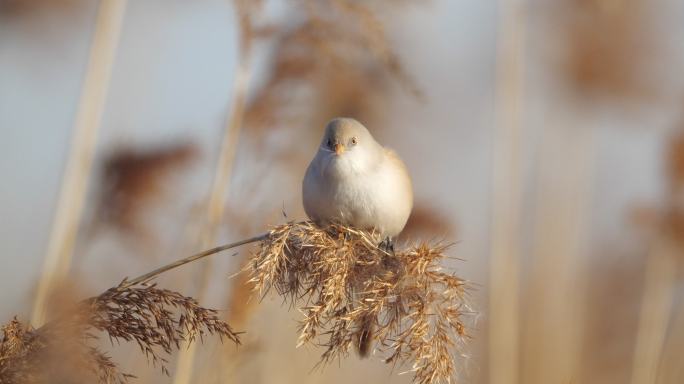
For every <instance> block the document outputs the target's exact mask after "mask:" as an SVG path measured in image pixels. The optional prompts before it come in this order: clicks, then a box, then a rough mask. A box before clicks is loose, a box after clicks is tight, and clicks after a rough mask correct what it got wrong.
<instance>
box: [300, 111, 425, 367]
mask: <svg viewBox="0 0 684 384" xmlns="http://www.w3.org/2000/svg"><path fill="white" fill-rule="evenodd" d="M302 196H303V202H304V210H305V211H306V214H307V215H308V216H309V218H311V220H313V221H314V222H316V223H317V224H318V225H326V224H330V223H339V224H344V225H349V226H352V227H355V228H359V229H366V230H371V231H374V232H375V233H376V234H378V235H379V236H380V238H382V239H384V241H383V243H384V246H385V247H386V248H387V249H388V250H392V249H393V246H392V238H393V237H395V236H397V235H398V234H399V233H400V232H401V231H402V229H404V226H405V225H406V221H407V220H408V218H409V215H410V214H411V209H412V208H413V188H412V186H411V178H410V177H409V174H408V172H407V171H406V166H405V165H404V163H403V162H402V161H401V159H400V158H399V156H397V154H396V153H394V151H392V150H389V149H386V148H384V147H383V146H382V145H380V144H378V142H376V141H375V139H373V136H371V134H370V132H368V129H366V127H364V126H363V125H362V124H361V123H359V122H358V121H356V120H354V119H349V118H336V119H333V120H332V121H330V122H329V123H328V125H327V126H326V127H325V133H324V135H323V140H322V141H321V145H320V147H319V148H318V152H317V153H316V156H314V158H313V160H311V164H309V167H308V168H307V170H306V175H305V176H304V182H303V183H302ZM373 325H374V322H373V320H372V319H366V320H364V321H362V323H361V324H360V325H359V332H358V336H357V345H358V351H359V355H360V356H361V357H365V356H367V355H368V353H369V351H370V346H371V342H372V334H373V328H374V327H373Z"/></svg>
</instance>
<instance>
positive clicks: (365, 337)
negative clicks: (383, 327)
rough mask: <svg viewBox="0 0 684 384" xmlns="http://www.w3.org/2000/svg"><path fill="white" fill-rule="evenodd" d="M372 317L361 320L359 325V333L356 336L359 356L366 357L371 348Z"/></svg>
mask: <svg viewBox="0 0 684 384" xmlns="http://www.w3.org/2000/svg"><path fill="white" fill-rule="evenodd" d="M374 328H375V327H374V326H373V318H371V317H368V318H366V319H364V320H362V321H361V326H360V327H359V333H358V338H357V342H358V344H357V347H358V352H359V357H361V358H365V357H368V355H369V354H370V352H371V350H372V349H373V332H374Z"/></svg>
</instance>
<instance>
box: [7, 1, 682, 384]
mask: <svg viewBox="0 0 684 384" xmlns="http://www.w3.org/2000/svg"><path fill="white" fill-rule="evenodd" d="M682 20H684V3H682V2H681V1H677V0H652V1H646V0H552V1H541V0H499V1H481V0H480V1H464V0H463V1H462V0H431V1H418V0H414V1H412V0H402V1H390V0H383V1H381V0H378V1H355V0H300V1H288V0H285V1H280V0H263V1H247V0H243V1H239V0H236V1H228V0H203V1H182V0H130V1H123V0H102V1H95V0H0V133H1V135H0V266H1V267H0V322H2V323H5V322H7V321H9V320H10V319H11V318H12V317H13V316H15V315H17V316H19V318H21V319H24V320H26V321H29V320H31V321H33V322H34V323H36V322H38V323H39V322H40V321H41V318H40V316H37V315H36V311H35V309H34V307H35V306H36V300H37V299H36V298H37V297H40V296H41V295H42V296H45V297H44V300H45V303H46V307H47V308H48V314H49V312H50V310H49V309H50V306H51V305H53V306H54V305H55V304H54V303H59V300H56V299H51V297H52V296H54V294H53V293H54V292H56V291H69V292H71V294H73V295H76V296H78V297H85V296H88V295H92V294H94V293H96V292H100V291H102V290H104V289H106V288H108V287H110V286H112V285H113V284H116V283H118V282H119V281H120V280H121V279H122V278H123V277H124V276H137V275H138V274H141V273H143V272H145V271H147V270H149V269H151V268H154V267H155V266H158V265H161V264H164V263H166V262H169V261H171V260H174V259H176V258H179V257H182V256H185V255H188V254H190V253H193V252H195V251H197V250H199V249H202V248H207V247H209V246H212V245H214V244H218V243H224V242H228V241H231V240H238V239H241V238H245V237H250V236H253V235H257V234H260V233H262V232H264V231H265V230H267V229H268V227H269V226H270V225H274V224H278V223H282V222H285V221H287V220H298V219H303V218H304V217H305V216H304V213H303V210H302V206H301V202H300V199H301V194H300V183H301V178H302V176H303V174H304V170H305V167H306V165H307V163H308V161H309V160H310V158H311V157H312V156H313V154H314V152H315V151H316V149H317V146H318V141H319V140H320V136H321V134H322V130H323V127H324V125H325V122H326V121H327V120H329V119H330V118H332V117H335V116H350V117H355V118H357V119H358V120H360V121H362V122H363V123H364V124H365V125H366V126H367V127H368V128H369V129H370V130H371V132H372V133H373V134H374V136H375V137H376V138H377V139H378V141H380V142H381V143H383V144H384V145H386V146H388V147H391V148H394V149H395V150H397V152H398V153H399V154H400V155H401V157H402V158H403V159H404V161H405V162H406V164H407V166H408V168H409V170H410V172H411V174H412V176H413V181H414V186H415V195H416V205H415V210H414V214H413V216H412V218H411V220H410V222H409V225H408V227H407V229H406V231H405V233H404V234H403V235H402V239H401V241H403V242H412V241H417V240H423V239H427V240H434V241H440V240H443V241H447V242H454V243H455V245H454V246H453V248H451V252H452V254H453V256H455V257H457V258H459V259H460V260H454V261H453V262H452V263H451V264H450V265H449V266H448V267H450V268H453V269H455V270H456V271H457V273H458V274H459V275H460V276H462V277H464V278H466V279H467V280H469V281H471V282H472V284H473V287H474V289H473V291H472V298H471V299H472V304H473V306H474V307H475V308H476V309H477V311H478V313H477V315H473V316H472V317H473V319H472V327H471V329H470V330H469V333H470V335H471V337H472V338H471V340H470V344H469V346H468V348H467V349H466V350H465V351H464V352H466V355H467V356H464V358H463V360H462V361H461V362H460V366H461V373H460V376H461V378H460V382H462V383H487V382H489V383H518V382H520V383H529V384H531V383H543V384H550V383H554V384H555V383H559V384H560V383H563V384H566V383H635V384H636V383H681V382H682V381H683V380H684V367H682V366H681V364H680V360H681V356H682V354H684V309H683V305H682V304H684V298H683V297H682V293H683V292H684V286H683V284H682V281H684V280H683V278H684V276H683V275H682V273H681V269H682V268H681V262H682V260H683V258H684V254H683V253H682V248H681V247H682V245H681V244H680V242H681V241H682V240H684V225H683V224H682V223H683V221H682V217H681V215H682V213H683V211H682V209H684V200H683V199H684V195H683V194H682V193H684V190H683V188H684V77H682V68H684V23H682V22H681V21H682ZM65 184H66V185H67V187H65ZM248 255H249V252H248V248H245V249H241V250H240V252H239V253H237V254H234V255H233V254H226V255H219V256H216V257H214V258H212V259H211V260H204V261H202V262H199V263H196V265H189V266H187V267H184V268H182V269H179V270H175V271H173V272H171V273H169V274H167V275H166V276H164V277H163V278H161V279H160V280H161V283H162V284H163V285H164V286H165V287H170V288H173V289H178V290H179V291H181V292H183V293H184V294H187V295H191V296H194V297H197V298H198V299H200V301H201V303H202V304H204V305H206V306H209V307H213V308H218V309H220V310H221V311H222V313H223V314H225V316H226V318H227V319H228V320H229V322H230V323H231V325H233V326H234V327H235V328H237V329H239V330H243V331H246V332H247V333H246V334H245V335H244V340H245V345H243V346H242V347H240V348H238V349H236V348H235V347H234V346H232V345H225V346H221V345H220V344H218V343H217V342H216V340H212V339H209V340H206V342H205V344H203V345H201V346H200V347H198V349H197V350H196V351H194V352H192V353H190V352H183V353H181V356H180V357H178V359H179V360H178V361H179V362H178V363H177V364H176V363H173V362H172V367H173V366H175V367H176V369H172V377H171V378H169V377H165V376H162V375H161V374H159V373H158V372H157V370H156V369H154V368H152V367H148V366H147V364H146V362H145V359H144V357H142V356H141V355H140V354H138V353H137V351H135V346H126V345H122V346H116V347H114V348H112V350H113V351H112V354H113V356H114V357H115V359H116V360H117V361H118V362H120V363H121V364H122V366H123V368H124V370H127V371H130V372H133V373H134V374H136V375H137V376H138V377H139V378H138V379H137V381H136V382H141V383H148V382H149V383H157V382H160V383H164V382H174V383H184V382H202V383H213V382H222V383H230V382H234V383H343V382H351V381H355V382H362V383H396V382H410V375H404V376H397V373H398V372H401V371H403V370H405V369H407V368H408V367H397V368H396V369H395V370H394V371H392V367H391V366H386V365H384V364H383V363H382V362H381V361H380V358H379V357H372V358H370V359H367V360H363V361H359V360H357V359H356V358H355V357H353V356H352V357H350V358H349V359H346V360H344V361H341V362H340V364H339V365H334V366H329V367H326V368H324V369H313V368H314V366H315V364H316V362H317V359H318V356H319V353H320V351H318V350H316V349H315V348H310V347H307V348H299V349H295V344H296V337H297V332H296V331H297V329H296V326H297V324H296V320H297V319H298V318H299V316H300V313H298V311H297V310H296V309H291V308H288V307H286V306H283V305H282V302H281V300H280V299H279V298H277V297H267V298H266V299H265V300H264V301H263V302H261V303H259V302H258V300H256V299H252V300H251V301H248V298H249V296H250V295H249V292H248V286H247V285H246V284H245V281H244V278H242V277H241V276H234V274H235V273H236V272H237V271H239V269H240V268H241V267H242V264H243V263H244V261H245V258H246V257H247V256H248ZM41 282H42V287H43V288H42V291H41V288H40V287H41V284H39V283H41ZM41 292H42V293H41ZM193 354H194V356H193ZM188 356H190V357H188Z"/></svg>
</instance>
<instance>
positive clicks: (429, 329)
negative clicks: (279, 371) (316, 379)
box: [251, 222, 470, 383]
mask: <svg viewBox="0 0 684 384" xmlns="http://www.w3.org/2000/svg"><path fill="white" fill-rule="evenodd" d="M377 244H378V242H377V239H376V238H375V236H374V235H373V234H371V233H367V232H364V231H359V230H356V229H353V228H349V227H344V226H339V225H334V226H331V227H329V228H327V229H325V230H323V229H320V228H318V227H316V226H315V225H313V224H311V223H310V222H304V223H289V224H284V225H280V226H277V227H275V228H273V229H272V230H271V231H270V232H269V233H268V236H267V237H266V239H265V240H263V241H262V242H261V243H260V247H259V249H258V251H257V252H256V254H255V255H254V257H253V260H252V266H251V273H252V282H253V283H254V284H255V291H257V292H259V294H261V295H265V294H266V293H268V291H269V290H271V289H272V288H273V289H275V290H276V291H277V292H278V294H280V295H281V296H282V297H283V298H285V299H286V300H287V301H288V302H289V303H290V304H291V305H293V306H295V305H298V306H300V310H301V311H302V312H303V313H304V319H303V320H302V321H301V324H300V330H301V334H300V337H299V345H302V344H309V343H311V344H317V345H320V346H323V347H324V348H326V350H325V352H324V353H323V354H322V356H321V361H320V363H323V364H324V363H329V362H331V361H333V360H335V359H339V358H342V357H346V356H347V355H348V354H349V351H350V349H351V348H352V346H353V345H355V344H356V345H357V346H358V343H359V342H360V341H362V340H360V339H362V338H364V337H367V332H366V330H368V329H369V328H370V329H372V328H374V329H375V331H374V332H373V333H372V336H371V337H372V339H373V340H374V341H375V342H377V349H378V350H379V351H380V352H381V353H383V354H386V358H385V362H387V363H390V362H391V363H399V364H403V363H410V364H412V367H411V369H410V371H411V372H413V374H414V382H416V383H450V382H452V380H454V378H455V374H456V358H457V353H458V352H457V351H458V349H459V348H458V347H459V345H460V344H462V343H463V342H464V341H465V339H466V332H465V324H464V316H465V315H467V314H468V313H470V309H469V306H468V304H467V301H466V296H467V294H466V292H467V286H466V282H465V281H464V280H463V279H461V278H459V277H457V276H455V275H453V274H449V273H446V272H443V270H442V268H441V266H440V265H439V263H440V261H442V260H443V259H444V258H445V257H446V256H445V254H444V251H445V250H446V248H447V247H446V246H443V245H438V246H434V247H431V246H429V245H427V244H420V245H416V246H412V247H410V248H408V249H406V250H402V251H397V252H395V253H394V254H391V253H387V252H385V251H384V250H383V249H381V248H379V247H378V246H377ZM369 326H370V327H369ZM319 337H322V338H323V340H320V339H319Z"/></svg>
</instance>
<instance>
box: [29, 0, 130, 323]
mask: <svg viewBox="0 0 684 384" xmlns="http://www.w3.org/2000/svg"><path fill="white" fill-rule="evenodd" d="M126 3H127V1H126V0H102V1H101V2H100V4H99V9H98V14H97V20H96V22H95V31H94V34H93V39H92V42H91V46H90V57H89V61H88V67H87V69H86V73H85V78H84V82H83V88H82V89H81V97H80V100H79V104H78V110H77V113H76V119H75V124H74V130H73V133H72V141H71V149H70V152H69V157H68V160H67V163H66V168H65V170H64V176H63V177H62V185H61V189H60V192H59V200H58V201H57V208H56V212H55V217H54V222H53V224H52V232H51V234H50V239H49V243H48V249H47V254H46V255H45V260H44V262H43V270H42V276H41V278H40V281H39V282H38V288H37V292H36V297H35V300H34V302H33V312H32V317H31V323H32V324H33V326H35V327H39V326H41V325H42V324H43V323H44V322H45V316H46V301H47V297H48V294H49V292H50V291H51V290H52V289H53V288H54V285H55V284H56V283H57V282H58V281H59V280H61V279H63V278H64V277H65V276H66V275H67V273H68V271H69V267H70V265H71V258H72V254H73V250H74V244H75V242H76V236H77V233H78V227H79V223H80V220H81V215H82V213H83V206H84V204H85V197H86V191H87V187H88V178H89V175H90V170H91V168H92V163H93V155H94V152H95V145H96V139H97V130H98V128H99V126H100V123H101V120H102V113H103V111H104V107H105V100H106V96H107V90H108V88H109V81H110V78H111V73H112V67H113V66H114V59H115V53H116V48H117V45H118V42H119V37H120V34H121V26H122V24H123V17H124V12H125V9H126Z"/></svg>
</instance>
